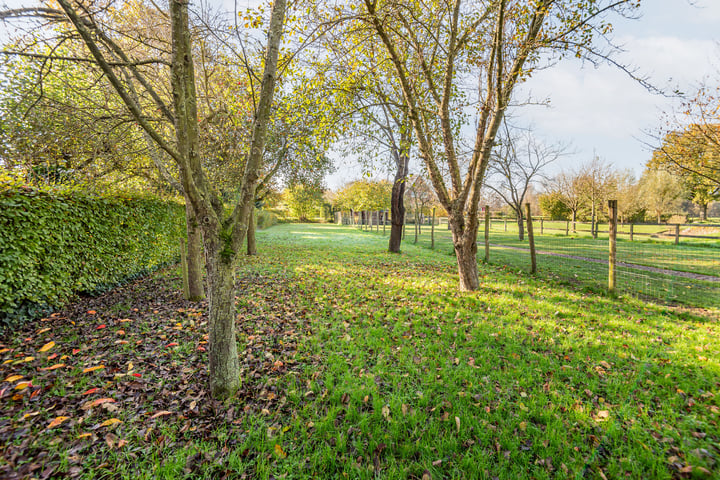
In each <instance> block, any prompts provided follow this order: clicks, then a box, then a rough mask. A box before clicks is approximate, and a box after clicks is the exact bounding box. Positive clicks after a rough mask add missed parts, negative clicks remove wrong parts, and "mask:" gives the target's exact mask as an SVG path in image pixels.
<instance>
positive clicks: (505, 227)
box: [504, 217, 507, 233]
mask: <svg viewBox="0 0 720 480" xmlns="http://www.w3.org/2000/svg"><path fill="white" fill-rule="evenodd" d="M504 220H505V233H507V217H505V218H504Z"/></svg>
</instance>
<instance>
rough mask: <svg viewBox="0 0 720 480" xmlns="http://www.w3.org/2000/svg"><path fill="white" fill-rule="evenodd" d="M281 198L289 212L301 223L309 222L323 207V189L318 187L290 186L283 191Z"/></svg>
mask: <svg viewBox="0 0 720 480" xmlns="http://www.w3.org/2000/svg"><path fill="white" fill-rule="evenodd" d="M283 197H284V198H285V203H287V205H288V207H289V208H290V212H292V214H293V215H294V216H295V217H297V218H298V219H299V220H300V221H301V222H307V221H309V220H310V219H311V218H312V217H314V216H315V215H313V214H317V212H318V209H319V208H322V205H323V189H322V188H321V187H320V186H318V185H303V184H297V185H292V186H290V187H288V188H287V189H286V190H285V192H284V194H283Z"/></svg>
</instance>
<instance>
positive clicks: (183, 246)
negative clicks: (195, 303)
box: [180, 238, 190, 300]
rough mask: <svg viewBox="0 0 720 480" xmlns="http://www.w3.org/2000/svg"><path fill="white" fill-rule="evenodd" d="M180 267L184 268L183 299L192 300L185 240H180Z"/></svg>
mask: <svg viewBox="0 0 720 480" xmlns="http://www.w3.org/2000/svg"><path fill="white" fill-rule="evenodd" d="M180 265H181V268H182V281H183V298H185V300H189V299H190V279H189V278H188V258H187V246H186V244H185V239H184V238H181V239H180Z"/></svg>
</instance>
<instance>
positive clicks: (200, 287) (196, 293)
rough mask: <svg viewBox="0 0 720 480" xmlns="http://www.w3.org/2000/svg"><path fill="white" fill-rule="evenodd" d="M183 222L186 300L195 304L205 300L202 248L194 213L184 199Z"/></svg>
mask: <svg viewBox="0 0 720 480" xmlns="http://www.w3.org/2000/svg"><path fill="white" fill-rule="evenodd" d="M185 222H186V224H187V239H188V242H187V246H188V248H187V267H188V268H187V275H188V298H187V299H186V300H190V301H191V302H197V301H200V300H202V299H203V298H205V286H204V284H203V268H204V265H203V246H202V232H201V231H200V227H199V226H198V222H197V217H196V216H195V211H194V210H193V208H192V204H191V203H190V201H189V200H188V199H187V198H186V199H185Z"/></svg>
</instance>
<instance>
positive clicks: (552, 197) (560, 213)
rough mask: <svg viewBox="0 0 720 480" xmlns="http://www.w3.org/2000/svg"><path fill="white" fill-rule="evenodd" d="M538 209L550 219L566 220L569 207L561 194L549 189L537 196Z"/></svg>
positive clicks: (568, 214)
mask: <svg viewBox="0 0 720 480" xmlns="http://www.w3.org/2000/svg"><path fill="white" fill-rule="evenodd" d="M538 204H539V206H540V211H541V212H542V214H543V215H544V216H547V217H550V219H551V220H567V219H568V218H569V216H570V213H571V212H570V209H569V208H568V207H567V205H566V204H565V202H564V201H563V196H562V194H561V193H560V192H558V191H550V192H546V193H543V194H541V195H539V196H538Z"/></svg>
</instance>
